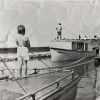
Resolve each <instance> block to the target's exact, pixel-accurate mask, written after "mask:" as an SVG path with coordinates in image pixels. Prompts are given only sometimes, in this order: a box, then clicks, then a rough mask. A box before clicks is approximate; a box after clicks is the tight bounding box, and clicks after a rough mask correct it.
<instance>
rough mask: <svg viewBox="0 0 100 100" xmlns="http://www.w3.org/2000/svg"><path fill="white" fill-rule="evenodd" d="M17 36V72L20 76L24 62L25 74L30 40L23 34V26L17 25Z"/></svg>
mask: <svg viewBox="0 0 100 100" xmlns="http://www.w3.org/2000/svg"><path fill="white" fill-rule="evenodd" d="M17 30H18V36H17V37H16V44H17V46H18V47H17V57H18V61H19V66H20V67H19V74H20V77H21V76H22V65H23V63H25V75H26V76H27V61H28V60H29V54H28V53H29V50H30V41H29V38H28V37H27V36H25V27H24V26H23V25H19V26H18V27H17Z"/></svg>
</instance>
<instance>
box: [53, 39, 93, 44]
mask: <svg viewBox="0 0 100 100" xmlns="http://www.w3.org/2000/svg"><path fill="white" fill-rule="evenodd" d="M52 42H84V43H91V39H60V40H52Z"/></svg>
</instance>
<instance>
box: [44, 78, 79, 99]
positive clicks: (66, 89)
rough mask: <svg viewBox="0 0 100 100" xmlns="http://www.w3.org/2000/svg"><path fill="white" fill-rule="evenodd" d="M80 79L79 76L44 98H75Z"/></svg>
mask: <svg viewBox="0 0 100 100" xmlns="http://www.w3.org/2000/svg"><path fill="white" fill-rule="evenodd" d="M79 81H80V78H79V77H77V78H76V79H74V80H72V81H71V82H69V84H65V85H64V86H61V87H60V88H59V89H58V90H56V91H55V92H53V93H51V94H50V95H48V96H47V97H46V98H45V99H43V100H75V98H76V94H77V88H78V82H79Z"/></svg>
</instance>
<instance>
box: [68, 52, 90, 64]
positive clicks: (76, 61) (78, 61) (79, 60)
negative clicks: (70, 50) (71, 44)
mask: <svg viewBox="0 0 100 100" xmlns="http://www.w3.org/2000/svg"><path fill="white" fill-rule="evenodd" d="M89 55H91V53H90V54H89ZM89 55H87V56H85V57H83V58H81V59H79V60H77V61H75V62H72V63H70V64H68V65H72V64H75V63H78V62H80V61H82V60H84V59H85V58H87V57H88V56H89Z"/></svg>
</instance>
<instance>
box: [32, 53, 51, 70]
mask: <svg viewBox="0 0 100 100" xmlns="http://www.w3.org/2000/svg"><path fill="white" fill-rule="evenodd" d="M31 53H32V55H35V54H34V53H33V52H31ZM38 60H39V61H41V62H42V63H43V64H45V65H46V66H47V67H48V68H49V69H51V68H50V67H49V66H48V65H47V64H46V63H45V62H44V61H42V60H41V59H40V58H39V57H38Z"/></svg>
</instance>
